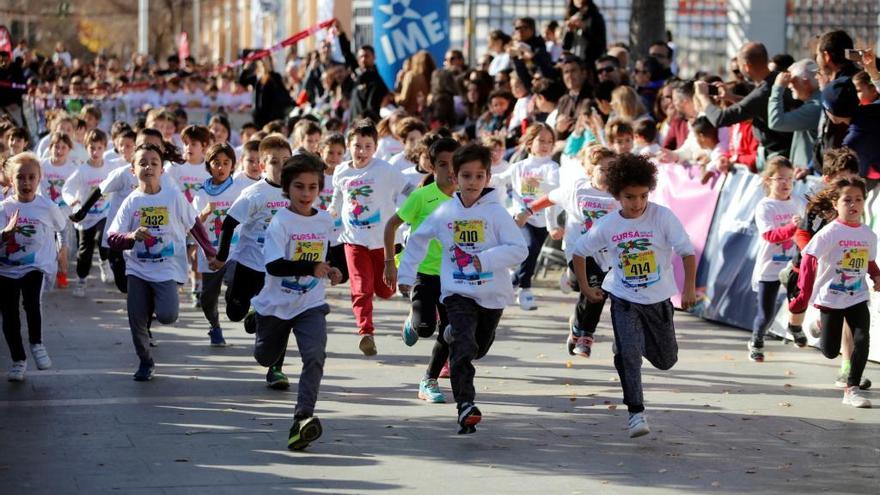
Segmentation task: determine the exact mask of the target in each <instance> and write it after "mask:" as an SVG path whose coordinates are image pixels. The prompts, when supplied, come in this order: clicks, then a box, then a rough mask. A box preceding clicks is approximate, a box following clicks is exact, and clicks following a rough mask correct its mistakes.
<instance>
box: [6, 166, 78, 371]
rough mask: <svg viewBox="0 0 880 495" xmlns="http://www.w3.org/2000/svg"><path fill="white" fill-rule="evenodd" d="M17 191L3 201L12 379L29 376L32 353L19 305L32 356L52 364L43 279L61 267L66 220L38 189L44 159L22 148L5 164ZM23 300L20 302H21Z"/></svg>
mask: <svg viewBox="0 0 880 495" xmlns="http://www.w3.org/2000/svg"><path fill="white" fill-rule="evenodd" d="M6 172H7V173H8V174H9V177H10V179H11V181H12V185H13V191H14V192H13V194H12V196H10V197H8V198H6V199H5V200H3V202H0V228H2V229H3V230H2V233H0V314H2V317H3V334H4V336H5V337H6V343H7V344H8V346H9V350H10V353H11V354H12V367H11V368H10V370H9V375H8V378H9V381H13V382H20V381H23V380H24V373H25V371H26V370H27V356H26V355H25V352H24V345H23V344H22V341H21V319H20V316H19V312H20V308H24V313H25V317H26V319H27V326H28V341H29V343H30V349H31V357H33V358H34V361H36V365H37V368H38V369H41V370H44V369H48V368H49V367H51V366H52V361H51V360H50V359H49V354H48V353H47V352H46V347H45V346H44V345H43V330H42V308H41V304H42V302H41V299H42V293H43V281H44V279H45V278H49V279H51V278H52V277H54V275H55V270H56V269H57V267H58V265H57V257H56V253H57V251H56V248H55V234H56V233H57V232H60V231H61V230H62V229H64V226H65V224H66V223H67V219H66V218H64V215H63V214H62V213H61V210H60V209H59V208H58V206H57V205H56V204H55V203H54V202H52V201H51V200H50V199H49V198H48V197H46V196H42V195H39V194H37V191H38V189H39V184H40V162H39V160H37V157H36V155H34V154H33V153H20V154H18V155H15V156H13V157H12V158H10V159H9V160H8V161H7V163H6ZM19 301H21V302H20V303H19Z"/></svg>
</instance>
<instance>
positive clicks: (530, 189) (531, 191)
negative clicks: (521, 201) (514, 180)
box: [519, 179, 540, 197]
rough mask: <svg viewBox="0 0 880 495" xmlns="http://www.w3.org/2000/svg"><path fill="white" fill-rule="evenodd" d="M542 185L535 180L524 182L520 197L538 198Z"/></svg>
mask: <svg viewBox="0 0 880 495" xmlns="http://www.w3.org/2000/svg"><path fill="white" fill-rule="evenodd" d="M539 185H540V183H539V182H538V181H537V180H535V179H526V180H524V181H523V182H522V186H521V187H520V189H519V193H520V196H522V197H527V196H536V195H537V194H538V186H539Z"/></svg>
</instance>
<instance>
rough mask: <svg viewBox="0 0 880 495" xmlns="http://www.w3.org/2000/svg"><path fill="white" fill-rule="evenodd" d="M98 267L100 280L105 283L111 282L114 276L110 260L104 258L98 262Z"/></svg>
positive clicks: (113, 281) (114, 280)
mask: <svg viewBox="0 0 880 495" xmlns="http://www.w3.org/2000/svg"><path fill="white" fill-rule="evenodd" d="M98 269H99V270H100V271H101V282H103V283H105V284H113V283H115V282H116V277H114V276H113V270H111V269H110V262H108V261H107V260H104V261H102V262H100V263H98Z"/></svg>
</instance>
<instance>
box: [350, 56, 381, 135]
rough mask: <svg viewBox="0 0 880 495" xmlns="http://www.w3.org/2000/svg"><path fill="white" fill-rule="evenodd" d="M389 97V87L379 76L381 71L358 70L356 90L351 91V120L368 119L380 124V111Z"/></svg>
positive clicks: (355, 81) (373, 69)
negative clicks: (387, 96) (383, 102)
mask: <svg viewBox="0 0 880 495" xmlns="http://www.w3.org/2000/svg"><path fill="white" fill-rule="evenodd" d="M386 95H388V87H387V86H385V81H383V80H382V76H380V75H379V71H377V70H376V69H375V68H372V69H358V71H357V73H355V79H354V89H352V90H351V107H350V109H351V119H352V121H354V120H357V119H359V118H364V117H368V118H371V119H373V122H379V110H380V109H381V108H382V100H384V99H385V96H386Z"/></svg>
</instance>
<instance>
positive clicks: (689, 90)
mask: <svg viewBox="0 0 880 495" xmlns="http://www.w3.org/2000/svg"><path fill="white" fill-rule="evenodd" d="M672 108H673V109H674V114H673V116H672V117H671V118H670V119H669V124H668V126H667V131H666V136H665V138H664V140H663V143H662V144H663V148H665V149H667V150H678V149H681V148H682V147H683V146H684V143H685V141H687V138H688V136H690V128H689V127H688V122H689V121H691V120H694V119H695V118H697V110H696V107H695V106H694V82H693V81H682V82H680V83H678V84H677V85H675V87H674V89H673V91H672Z"/></svg>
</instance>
